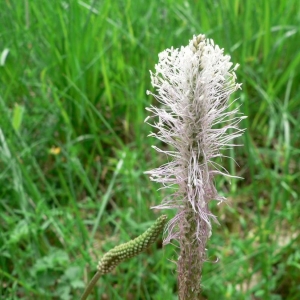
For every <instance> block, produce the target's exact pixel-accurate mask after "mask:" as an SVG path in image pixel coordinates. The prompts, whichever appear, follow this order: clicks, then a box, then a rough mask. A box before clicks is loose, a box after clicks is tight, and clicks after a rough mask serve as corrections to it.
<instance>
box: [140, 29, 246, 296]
mask: <svg viewBox="0 0 300 300" xmlns="http://www.w3.org/2000/svg"><path fill="white" fill-rule="evenodd" d="M236 68H237V65H236V66H233V65H232V63H231V61H230V56H228V55H224V50H223V49H220V48H219V46H217V45H215V44H214V42H213V40H211V39H207V38H206V37H205V36H204V35H198V36H194V37H193V39H192V40H191V41H190V42H189V45H188V46H186V47H181V48H180V49H174V48H171V49H166V50H165V51H163V52H162V53H160V54H159V61H158V63H157V64H156V65H155V72H151V71H150V75H151V83H152V86H153V87H154V89H155V92H153V93H152V92H149V91H147V94H150V95H153V96H154V97H155V98H156V100H157V101H158V102H160V104H161V105H160V107H155V106H150V107H148V108H147V110H148V111H149V112H150V116H149V117H147V119H146V120H145V121H146V122H147V123H148V122H150V120H151V118H154V121H153V122H151V123H150V125H151V126H153V127H154V128H155V130H154V132H153V133H151V134H150V136H153V137H156V138H157V139H159V140H161V141H162V142H164V143H166V144H167V145H169V149H168V150H164V149H165V148H164V149H160V148H158V147H154V148H155V149H156V150H157V151H159V152H162V153H165V154H166V155H167V156H169V157H170V158H169V160H168V162H167V163H166V164H164V165H162V166H161V167H158V168H156V169H154V170H151V171H148V172H146V173H148V174H149V175H150V178H151V180H153V181H156V182H160V183H161V184H162V185H163V186H164V187H170V188H172V189H174V187H177V189H176V190H175V192H174V193H173V194H172V195H171V196H170V195H168V196H167V197H166V198H165V199H164V200H163V201H162V203H161V204H160V205H158V206H156V207H155V208H159V209H175V210H176V215H175V217H174V218H173V219H172V220H170V221H169V223H168V225H167V229H168V232H167V236H166V237H165V240H164V243H165V244H167V243H169V242H170V241H171V240H173V239H175V240H177V241H178V243H179V246H180V256H179V258H178V286H179V299H182V300H183V299H184V300H189V299H199V295H200V278H201V272H202V265H203V262H204V261H205V259H206V250H205V247H206V243H207V240H208V239H209V237H210V235H211V220H214V221H216V217H215V216H214V215H213V214H212V213H211V212H210V210H209V202H210V201H211V200H216V201H219V202H222V201H224V200H225V198H224V197H222V196H221V195H219V194H218V192H217V190H216V188H215V186H214V177H215V176H216V175H224V176H230V174H228V172H227V171H226V170H224V168H223V167H221V166H219V165H218V164H217V163H216V158H218V157H222V156H223V155H222V153H221V150H222V149H228V148H231V147H233V146H235V145H234V144H233V143H232V142H231V141H232V139H234V138H236V137H238V136H240V135H241V134H242V133H243V130H241V129H239V128H238V124H239V122H240V121H241V120H242V119H243V116H241V114H240V113H239V112H238V109H233V110H229V109H228V108H229V106H230V104H229V96H230V95H231V94H232V93H233V92H234V91H236V90H237V89H239V88H240V87H241V85H240V84H238V83H236V75H235V70H236Z"/></svg>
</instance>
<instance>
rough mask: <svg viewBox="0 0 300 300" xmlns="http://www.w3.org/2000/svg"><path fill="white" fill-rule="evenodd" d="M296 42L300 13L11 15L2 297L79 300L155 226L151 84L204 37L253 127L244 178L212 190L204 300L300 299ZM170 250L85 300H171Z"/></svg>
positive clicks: (213, 9) (258, 5)
mask: <svg viewBox="0 0 300 300" xmlns="http://www.w3.org/2000/svg"><path fill="white" fill-rule="evenodd" d="M299 31H300V8H299V1H298V0H287V1H280V0H272V1H271V0H266V1H252V0H243V1H240V0H209V1H208V0H206V1H205V0H202V1H196V0H194V1H192V0H190V1H183V0H166V1H162V0H156V1H144V0H139V1H132V0H122V1H121V0H114V1H113V0H111V1H109V0H103V1H100V0H99V1H98V0H94V1H89V0H83V1H79V0H67V1H58V0H53V1H45V0H40V1H30V0H2V1H1V4H0V227H1V228H0V298H1V299H62V300H66V299H76V298H78V297H79V296H80V294H81V293H82V291H83V288H84V286H85V284H86V283H87V281H88V280H89V279H90V278H91V277H92V276H93V274H94V272H95V271H96V265H97V260H98V259H99V258H100V257H101V256H102V255H103V253H104V252H105V251H107V250H109V249H110V248H112V247H114V246H115V245H117V244H120V243H122V242H126V241H128V240H129V239H131V238H133V237H136V236H137V235H139V234H141V233H142V232H143V231H144V230H146V229H147V228H148V227H149V226H150V225H151V224H152V223H153V221H154V220H155V219H156V217H158V216H159V215H161V214H162V212H161V211H160V212H158V211H155V210H151V209H150V207H151V206H152V205H155V204H158V203H160V201H161V200H162V198H163V196H164V193H166V191H157V189H158V188H159V186H158V185H156V184H154V183H152V182H150V180H149V178H148V177H147V176H146V175H145V174H143V172H145V171H147V170H150V169H152V168H155V167H158V166H159V165H161V164H162V163H164V162H166V158H165V157H164V156H160V155H159V154H157V153H155V151H154V150H153V149H152V148H151V145H159V142H158V141H156V140H154V139H153V138H150V137H148V138H147V135H148V134H149V132H150V130H151V128H150V127H149V126H148V125H147V124H145V123H144V119H145V118H146V116H147V114H146V111H145V107H147V106H149V105H150V104H151V103H155V100H154V99H153V98H152V97H150V96H146V90H147V89H151V84H150V76H149V70H153V69H154V65H155V63H157V61H158V53H159V52H161V51H163V50H164V49H166V48H170V47H171V46H174V47H180V46H181V45H187V44H188V41H189V39H191V38H192V36H193V35H194V34H200V33H204V34H206V36H207V37H209V38H212V39H214V41H215V43H216V44H218V45H220V47H221V48H224V49H225V53H227V54H229V55H231V58H232V61H233V63H234V64H236V63H239V64H240V68H239V69H238V71H237V77H238V82H241V83H243V89H242V91H239V92H237V93H235V94H234V97H235V98H239V100H238V101H236V102H235V104H234V105H237V106H239V105H240V110H241V111H242V112H243V113H244V114H245V115H247V116H248V118H247V119H245V120H243V122H242V123H241V127H243V128H247V130H246V132H245V134H244V135H243V137H241V138H239V139H238V140H236V141H235V142H236V143H237V144H242V145H243V146H242V147H237V148H235V149H234V150H230V151H227V152H225V153H224V154H225V155H228V156H231V157H233V160H229V159H228V160H224V161H222V164H223V165H224V166H225V167H226V168H227V169H228V171H229V172H230V173H231V174H232V175H236V176H240V177H243V178H244V179H243V180H242V179H241V180H238V179H235V180H231V181H230V182H229V181H228V179H224V178H216V185H217V188H218V190H219V191H220V193H221V194H222V195H224V196H226V197H227V198H228V205H227V204H222V205H220V206H217V205H215V204H214V203H213V204H212V207H211V209H212V211H213V213H214V214H215V215H216V216H217V217H218V219H219V221H220V224H221V225H214V228H213V235H212V237H211V239H210V241H209V244H208V245H207V249H208V251H207V254H208V262H207V263H206V264H205V266H204V271H203V278H202V286H203V299H272V300H273V299H274V300H279V299H300V248H299V245H300V232H299V223H298V222H299V217H300V201H299V193H300V190H299V184H300V182H299V181H300V180H299V164H300V160H299V157H300V156H299V140H300V125H299V118H300V85H299V82H300V72H299V67H300V50H299V49H300V47H299V46H300V42H299V40H300V32H299ZM233 99H234V98H233ZM166 213H167V214H168V216H169V217H172V216H173V215H174V213H175V212H174V211H168V212H166ZM176 251H177V250H176V248H175V247H173V246H172V245H168V246H166V247H164V248H162V246H161V241H158V243H157V244H156V245H153V246H152V247H150V249H149V250H148V251H147V252H146V253H143V254H141V255H139V256H138V257H136V258H134V259H131V260H130V261H128V262H125V263H123V264H121V265H120V266H119V267H117V268H116V269H115V270H114V271H113V272H112V273H111V274H108V275H106V276H104V277H103V278H102V279H101V280H100V281H99V283H98V285H97V289H95V292H94V294H93V296H92V297H91V299H134V300H135V299H147V300H148V299H177V282H176V266H175V264H174V263H173V262H172V261H171V260H176V259H177V257H178V254H177V253H176ZM216 261H217V263H216Z"/></svg>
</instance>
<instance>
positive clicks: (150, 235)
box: [81, 215, 167, 300]
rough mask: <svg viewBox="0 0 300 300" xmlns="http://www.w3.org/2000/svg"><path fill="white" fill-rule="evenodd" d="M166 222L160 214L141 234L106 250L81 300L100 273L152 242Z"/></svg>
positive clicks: (82, 299)
mask: <svg viewBox="0 0 300 300" xmlns="http://www.w3.org/2000/svg"><path fill="white" fill-rule="evenodd" d="M166 222H167V216H166V215H162V216H160V217H159V218H158V219H157V220H156V221H155V223H154V224H153V225H152V226H151V227H150V228H149V229H148V230H146V231H145V232H144V233H143V234H141V235H140V236H138V237H137V238H135V239H133V240H131V241H129V242H127V243H124V244H121V245H119V246H116V247H114V248H113V249H111V250H110V251H108V252H107V253H106V254H105V255H104V256H103V257H102V259H101V260H100V261H99V263H98V266H97V270H98V271H97V273H96V274H95V276H94V277H93V278H92V280H91V281H90V283H89V284H88V286H87V288H86V290H85V291H84V293H83V295H82V296H81V300H85V299H86V298H87V297H88V295H89V294H90V292H91V290H92V288H93V287H94V286H95V284H96V282H97V281H98V279H99V278H100V277H101V275H103V274H106V273H109V272H111V271H112V270H113V269H114V268H115V267H116V266H117V265H118V264H119V263H121V262H122V261H124V260H126V259H128V258H131V257H134V256H136V255H138V254H140V253H141V252H142V251H144V250H145V249H147V248H148V247H149V246H150V245H151V244H153V243H154V242H155V241H156V239H157V238H158V236H159V235H160V234H161V232H162V231H163V228H164V226H165V224H166Z"/></svg>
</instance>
